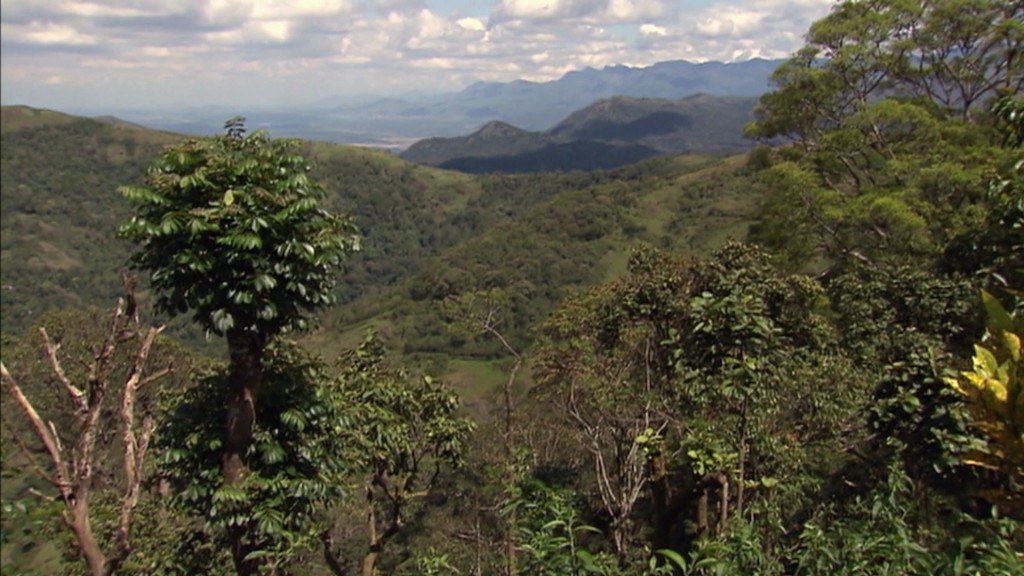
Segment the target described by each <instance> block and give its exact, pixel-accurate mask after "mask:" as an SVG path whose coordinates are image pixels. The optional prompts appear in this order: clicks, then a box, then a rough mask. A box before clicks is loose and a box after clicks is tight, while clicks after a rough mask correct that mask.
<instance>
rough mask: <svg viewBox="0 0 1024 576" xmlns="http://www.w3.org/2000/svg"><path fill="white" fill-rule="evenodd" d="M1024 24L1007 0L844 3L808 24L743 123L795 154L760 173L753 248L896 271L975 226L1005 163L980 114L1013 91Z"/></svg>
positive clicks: (1023, 11)
mask: <svg viewBox="0 0 1024 576" xmlns="http://www.w3.org/2000/svg"><path fill="white" fill-rule="evenodd" d="M1022 16H1024V7H1022V6H1021V4H1020V3H1019V2H1007V1H1005V0H933V1H929V2H924V3H917V2H906V1H904V0H846V1H844V2H841V3H839V4H837V5H836V6H835V7H834V9H833V11H832V12H831V13H830V14H829V15H828V16H827V17H825V18H823V19H821V20H819V21H818V22H815V23H814V25H813V26H812V27H811V30H810V31H809V33H808V36H807V45H806V46H805V47H804V48H803V49H801V50H800V51H799V52H798V53H797V55H796V56H795V57H794V58H792V59H790V60H789V61H788V62H786V63H785V64H783V65H782V66H780V67H779V69H778V71H777V72H776V73H775V74H774V76H773V80H774V82H775V83H776V86H777V88H776V89H775V90H774V91H773V92H771V93H769V94H766V95H765V96H764V97H762V100H761V104H760V105H759V107H758V110H757V113H756V116H757V121H756V122H754V123H753V124H751V125H750V126H749V127H748V133H749V134H750V135H752V136H755V137H760V138H773V137H779V136H784V137H788V138H792V139H794V140H795V146H794V151H795V152H796V153H794V154H791V155H790V157H791V158H793V160H794V161H793V162H785V163H782V164H780V165H777V166H775V167H773V168H772V169H770V170H768V171H766V175H765V180H766V182H767V185H768V187H769V192H768V194H767V198H766V202H765V205H764V207H763V209H762V213H761V219H762V222H763V224H762V225H761V226H759V227H757V229H756V230H755V233H754V234H753V235H752V237H751V239H752V240H754V241H758V242H762V243H765V244H766V245H769V246H770V247H772V248H775V249H781V250H782V251H784V252H788V253H789V255H790V257H791V258H793V259H794V260H797V259H802V260H803V261H804V262H806V259H807V256H809V255H815V254H818V255H822V256H825V257H826V258H828V259H829V261H830V263H835V262H842V261H845V260H850V259H856V260H860V261H862V262H869V263H872V264H890V263H893V262H896V263H901V264H903V263H907V262H908V261H910V262H922V261H927V260H930V259H931V258H933V257H935V256H937V255H938V254H939V253H941V251H942V250H943V249H944V247H945V246H946V244H947V243H948V242H949V241H950V240H951V239H952V238H954V237H956V236H957V235H958V234H961V233H963V232H965V231H967V230H970V229H972V228H974V227H976V226H977V225H978V224H979V222H980V220H981V219H982V218H983V216H984V213H985V211H986V209H987V206H986V203H987V202H989V200H988V199H986V197H985V194H984V191H985V189H986V182H987V180H988V179H989V178H991V174H992V172H993V171H994V170H996V169H997V168H998V167H999V166H1000V165H1001V164H1002V163H1004V162H1005V161H1006V158H1008V157H1010V156H1011V154H1009V153H1008V151H1007V150H1006V149H1000V148H999V147H998V146H995V145H994V144H995V138H994V131H993V130H992V125H991V124H992V123H991V122H990V117H989V115H988V114H985V112H984V108H985V107H987V106H985V104H986V103H987V102H988V101H990V100H992V99H993V98H995V97H996V96H998V94H999V92H1000V90H1006V91H1011V92H1012V91H1020V90H1021V87H1022V85H1024V59H1022V58H1020V57H1019V56H1018V54H1019V53H1020V50H1021V46H1022V45H1024V25H1022V24H1021V17H1022ZM808 238H813V239H814V244H815V245H814V246H810V245H809V244H810V242H809V240H808Z"/></svg>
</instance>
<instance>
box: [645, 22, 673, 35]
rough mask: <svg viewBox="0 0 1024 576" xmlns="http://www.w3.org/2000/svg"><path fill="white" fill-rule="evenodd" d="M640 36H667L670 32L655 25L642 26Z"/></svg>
mask: <svg viewBox="0 0 1024 576" xmlns="http://www.w3.org/2000/svg"><path fill="white" fill-rule="evenodd" d="M640 34H641V35H643V36H665V35H666V34H668V30H666V29H665V28H664V27H662V26H657V25H655V24H641V25H640Z"/></svg>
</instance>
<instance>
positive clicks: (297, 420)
mask: <svg viewBox="0 0 1024 576" xmlns="http://www.w3.org/2000/svg"><path fill="white" fill-rule="evenodd" d="M264 361H265V369H266V377H267V381H268V382H272V383H273V386H267V387H266V389H265V390H264V391H263V393H261V394H260V395H259V396H258V397H257V402H258V404H257V405H256V409H257V410H258V412H259V414H260V416H261V417H260V420H259V421H258V422H257V423H256V425H255V427H254V434H253V441H252V442H251V444H250V445H249V450H248V453H247V462H246V463H247V473H246V475H245V477H244V478H243V479H242V480H241V481H240V482H237V483H227V482H225V481H224V479H223V475H222V471H221V469H220V460H221V455H222V453H223V444H224V438H223V428H222V426H221V423H222V422H223V421H224V416H225V413H226V412H227V411H228V410H230V404H229V403H227V402H226V399H227V397H228V395H229V394H230V392H231V391H230V386H226V384H227V381H228V379H229V378H230V373H227V374H226V373H225V371H224V370H223V369H216V370H213V371H209V372H207V373H203V374H199V375H197V378H196V380H197V384H196V385H195V386H194V387H192V388H191V389H189V390H188V391H186V392H185V393H184V394H182V395H181V396H180V397H179V398H178V399H177V400H178V401H177V403H176V404H175V406H174V409H175V410H174V415H173V417H171V418H169V419H168V420H167V421H166V422H164V423H162V425H161V427H160V429H159V431H158V432H159V443H158V446H157V447H158V448H159V449H160V450H161V458H160V473H161V474H162V476H163V477H164V478H165V479H166V480H167V482H168V483H169V485H170V487H171V489H172V501H173V502H174V503H175V504H176V505H177V506H178V507H179V508H181V509H182V510H183V511H184V512H186V513H188V514H190V515H191V516H192V518H197V519H201V521H199V522H196V526H195V527H193V529H192V530H191V531H186V533H185V534H184V535H180V536H179V538H181V539H182V540H183V541H192V540H195V541H198V542H207V543H209V542H212V543H214V545H216V546H217V547H216V548H214V549H212V550H209V549H208V550H203V552H204V553H208V554H209V555H210V556H212V557H203V556H201V555H199V554H198V553H197V550H196V549H194V548H192V547H188V546H186V547H181V548H179V549H178V550H177V551H176V553H177V554H179V555H180V556H179V557H177V558H173V559H172V565H171V566H169V567H167V568H165V570H168V572H169V573H172V574H179V573H180V574H192V573H196V572H197V571H203V570H205V568H204V563H221V562H226V561H228V560H227V556H228V554H227V552H226V551H225V549H224V546H223V544H224V543H225V542H227V543H229V544H230V545H231V546H239V547H241V548H242V549H243V550H247V551H248V552H247V554H248V555H249V558H247V559H244V561H243V569H252V570H254V571H256V570H258V571H260V572H262V573H269V574H289V573H290V572H289V571H288V569H289V566H292V565H294V562H295V559H296V558H297V557H299V556H300V555H301V554H303V553H305V554H310V553H312V552H313V551H314V550H316V548H317V547H318V545H319V535H320V534H321V532H322V531H323V530H324V524H325V522H324V518H322V517H321V513H322V512H323V511H324V510H326V509H327V508H328V507H329V506H331V505H332V504H334V503H335V502H337V501H338V500H340V499H342V498H343V497H345V496H346V492H347V478H348V475H349V474H351V473H353V472H355V471H356V470H357V466H356V463H357V462H358V449H357V447H356V446H355V444H354V442H352V441H351V440H352V438H351V434H350V431H351V430H352V429H353V428H357V426H356V425H355V424H356V422H359V420H358V419H357V416H356V413H357V404H356V402H354V401H353V399H352V397H351V395H348V394H347V393H346V392H345V390H344V389H343V386H342V384H341V382H340V381H339V380H340V379H339V378H338V376H337V374H336V373H335V374H332V373H331V371H330V370H329V368H328V367H327V366H326V365H325V364H324V362H323V361H321V360H320V359H319V358H317V357H315V356H312V355H310V354H308V353H306V352H303V351H302V350H301V349H300V348H299V347H298V346H296V345H295V344H294V343H291V342H289V341H287V340H285V339H282V338H278V339H275V340H274V341H273V342H272V343H271V344H270V345H268V346H267V349H266V351H265V357H264ZM238 527H242V528H243V530H238V529H237V528H238ZM232 552H234V551H233V550H232ZM172 569H173V570H172Z"/></svg>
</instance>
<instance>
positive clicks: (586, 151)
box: [402, 94, 757, 173]
mask: <svg viewBox="0 0 1024 576" xmlns="http://www.w3.org/2000/svg"><path fill="white" fill-rule="evenodd" d="M756 102H757V100H756V99H755V98H753V97H736V96H711V95H707V94H698V95H695V96H689V97H687V98H683V99H680V100H666V99H658V98H632V97H615V98H609V99H606V100H600V101H598V102H595V103H593V104H591V105H590V106H587V107H586V108H583V109H581V110H577V111H576V112H573V113H572V114H570V115H568V116H567V117H566V118H565V119H564V120H562V121H561V122H559V123H558V124H556V125H555V126H554V127H553V128H551V129H550V130H547V131H544V132H530V131H527V130H523V129H521V128H517V127H515V126H512V125H510V124H508V123H505V122H500V121H492V122H489V123H487V124H485V125H484V126H483V127H482V128H480V129H479V130H477V131H476V132H474V133H472V134H470V135H468V136H460V137H455V138H428V139H425V140H421V141H419V142H417V143H415V144H413V145H412V146H410V147H409V148H408V149H407V150H406V151H405V152H403V153H402V157H403V158H404V159H406V160H410V161H413V162H419V163H422V164H430V165H433V166H440V167H442V168H450V169H453V170H460V171H463V172H472V173H484V172H538V171H566V170H594V169H598V168H615V167H618V166H623V165H626V164H631V163H633V162H637V161H639V160H644V159H646V158H651V157H654V156H660V155H665V154H682V153H698V154H704V153H730V152H740V151H743V150H746V149H748V148H750V147H751V144H752V143H751V142H750V141H749V140H746V139H744V138H743V126H744V125H745V124H746V123H747V122H749V121H750V120H752V119H753V115H752V113H753V109H754V105H755V104H756Z"/></svg>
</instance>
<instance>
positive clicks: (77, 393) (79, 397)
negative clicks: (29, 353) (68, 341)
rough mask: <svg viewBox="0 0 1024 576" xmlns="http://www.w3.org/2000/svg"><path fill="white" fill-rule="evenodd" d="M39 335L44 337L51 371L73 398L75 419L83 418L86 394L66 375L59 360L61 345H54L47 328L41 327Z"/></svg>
mask: <svg viewBox="0 0 1024 576" xmlns="http://www.w3.org/2000/svg"><path fill="white" fill-rule="evenodd" d="M39 334H40V335H41V336H42V337H43V344H44V346H45V347H46V358H47V359H48V360H49V361H50V369H51V370H53V373H54V375H56V376H57V380H58V381H59V382H60V383H61V384H62V385H63V386H64V390H65V391H66V392H67V393H68V396H69V397H70V398H71V403H72V405H73V406H74V408H75V418H81V417H82V415H84V414H85V412H86V399H85V393H84V392H82V391H81V390H79V389H78V388H77V387H76V386H75V385H74V384H72V383H71V380H70V379H68V376H67V374H65V373H64V368H63V367H62V366H61V364H60V361H59V360H58V359H57V352H58V351H59V350H60V344H54V343H53V342H52V341H51V340H50V335H49V334H47V333H46V328H42V327H40V328H39Z"/></svg>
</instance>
